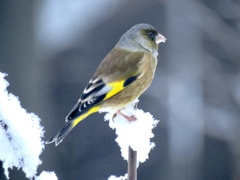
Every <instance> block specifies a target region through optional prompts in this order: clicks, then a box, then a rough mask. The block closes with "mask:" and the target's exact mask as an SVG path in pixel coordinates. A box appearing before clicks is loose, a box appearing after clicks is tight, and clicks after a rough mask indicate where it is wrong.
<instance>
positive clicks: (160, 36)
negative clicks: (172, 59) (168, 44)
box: [155, 33, 167, 44]
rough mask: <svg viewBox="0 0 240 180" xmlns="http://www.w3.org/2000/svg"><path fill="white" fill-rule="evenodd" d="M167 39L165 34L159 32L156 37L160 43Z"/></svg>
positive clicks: (156, 41) (156, 40) (157, 42)
mask: <svg viewBox="0 0 240 180" xmlns="http://www.w3.org/2000/svg"><path fill="white" fill-rule="evenodd" d="M166 40H167V38H165V37H164V36H163V35H161V34H159V33H158V35H157V36H156V37H155V43H156V44H159V43H161V42H164V43H165V41H166Z"/></svg>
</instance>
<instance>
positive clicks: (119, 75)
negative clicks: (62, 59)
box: [66, 49, 144, 121]
mask: <svg viewBox="0 0 240 180" xmlns="http://www.w3.org/2000/svg"><path fill="white" fill-rule="evenodd" d="M119 51H120V52H119ZM143 56H144V54H143V53H142V52H129V51H126V50H120V49H118V51H116V50H114V49H113V50H112V51H111V52H110V53H109V54H108V55H107V56H106V58H105V59H104V60H103V61H102V63H101V64H100V65H99V67H98V69H97V71H96V73H95V74H94V76H93V78H92V79H91V80H90V81H89V83H88V85H87V86H86V88H85V89H84V91H83V94H82V96H81V97H80V99H79V101H78V103H77V104H76V105H75V106H74V108H73V109H72V110H71V111H70V113H69V114H68V116H67V117H66V120H67V121H71V120H73V119H75V118H76V117H78V116H80V115H81V114H82V113H83V112H85V111H87V110H89V109H91V107H94V106H95V105H97V104H99V103H101V102H102V101H105V100H106V99H108V98H110V97H112V96H114V95H115V94H117V93H119V92H120V91H122V90H123V89H124V88H125V87H127V86H128V85H129V84H131V83H132V82H134V81H135V80H136V79H137V78H138V77H139V76H140V75H141V72H139V68H138V66H139V62H141V60H142V58H143ZM110 61H112V62H111V63H109V62H110ZM106 66H108V67H106Z"/></svg>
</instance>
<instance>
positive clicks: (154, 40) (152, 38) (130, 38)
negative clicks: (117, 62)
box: [118, 24, 166, 55]
mask: <svg viewBox="0 0 240 180" xmlns="http://www.w3.org/2000/svg"><path fill="white" fill-rule="evenodd" d="M165 41H166V38H165V37H164V36H163V35H161V34H159V33H158V32H157V30H156V29H155V28H154V27H153V26H151V25H149V24H137V25H135V26H133V27H132V28H131V29H129V30H128V31H127V32H126V33H125V34H124V35H123V36H122V37H121V39H120V40H119V42H118V45H119V46H120V47H122V48H124V49H127V50H131V51H149V52H151V53H153V54H156V55H157V51H158V44H159V43H160V42H165Z"/></svg>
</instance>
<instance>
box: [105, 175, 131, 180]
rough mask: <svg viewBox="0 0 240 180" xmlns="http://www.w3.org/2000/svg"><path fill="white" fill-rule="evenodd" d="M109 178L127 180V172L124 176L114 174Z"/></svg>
mask: <svg viewBox="0 0 240 180" xmlns="http://www.w3.org/2000/svg"><path fill="white" fill-rule="evenodd" d="M108 180H127V174H125V175H124V176H120V177H117V176H114V175H112V176H110V177H109V178H108Z"/></svg>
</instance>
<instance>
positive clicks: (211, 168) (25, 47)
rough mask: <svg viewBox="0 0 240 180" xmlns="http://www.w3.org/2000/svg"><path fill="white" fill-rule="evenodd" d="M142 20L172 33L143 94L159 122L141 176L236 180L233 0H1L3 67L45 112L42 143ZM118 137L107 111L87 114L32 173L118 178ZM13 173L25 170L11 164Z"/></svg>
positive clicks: (237, 10)
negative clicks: (126, 34)
mask: <svg viewBox="0 0 240 180" xmlns="http://www.w3.org/2000/svg"><path fill="white" fill-rule="evenodd" d="M142 22H146V23H149V24H151V25H153V26H154V27H156V28H157V29H158V31H159V32H160V33H162V34H163V35H164V36H166V37H167V39H168V40H167V42H166V43H165V44H160V46H159V58H158V59H159V63H158V67H157V72H156V75H155V79H154V81H153V83H152V85H151V87H150V88H149V89H148V90H147V91H146V92H145V93H144V94H143V95H142V96H141V98H140V103H139V107H140V108H141V109H143V110H144V111H147V112H148V111H149V112H150V113H152V114H153V116H154V117H155V118H156V119H159V120H160V123H159V124H158V126H157V127H156V128H155V129H154V134H155V137H154V138H153V141H154V142H155V144H156V147H155V148H154V149H153V150H152V151H151V152H150V154H149V159H148V160H147V161H146V162H145V163H143V164H141V165H140V167H139V168H138V179H139V180H146V179H150V180H159V179H163V180H175V179H176V180H213V179H214V180H215V179H216V180H231V179H233V180H237V179H240V143H239V135H240V131H239V129H240V111H239V110H240V83H239V81H240V68H239V66H240V61H239V58H240V33H239V32H240V2H239V1H238V0H211V1H209V0H201V1H191V0H182V1H178V0H151V1H149V0H132V1H127V0H117V1H111V0H92V1H84V0H82V1H76V0H71V1H59V0H58V1H57V0H50V1H47V0H45V1H37V0H36V1H27V0H22V1H15V2H13V1H1V3H0V24H1V27H0V71H1V72H6V73H7V74H8V77H7V78H6V79H7V80H8V82H9V83H10V86H9V88H8V91H9V92H11V93H13V94H15V95H16V96H18V97H19V99H20V101H21V104H22V106H23V107H24V108H26V109H27V110H28V111H29V112H34V113H36V114H37V115H38V116H39V117H40V118H41V119H42V125H43V126H44V129H45V140H47V139H48V138H50V137H51V136H52V135H54V134H55V133H56V132H57V131H58V130H59V128H60V127H61V126H62V125H63V123H64V118H65V116H66V115H67V113H68V112H69V110H70V109H71V108H72V107H73V105H74V104H75V103H76V102H77V100H78V98H79V96H80V94H81V92H82V90H83V89H84V87H85V85H86V84H87V82H88V81H89V79H90V78H91V76H92V75H93V73H94V71H95V69H96V68H97V66H98V64H99V63H100V62H101V60H102V59H103V58H104V56H105V55H106V54H107V53H108V52H109V51H110V50H111V48H112V47H113V46H114V45H115V43H116V42H117V41H118V40H119V38H120V36H121V35H122V34H123V33H124V32H125V31H126V30H128V29H129V28H130V27H131V26H133V25H135V24H137V23H142ZM13 113H14V112H13ZM115 138H116V136H115V132H114V131H113V130H111V129H110V128H109V126H108V123H107V122H104V120H103V114H100V115H99V114H95V115H92V116H90V117H88V118H87V120H84V121H83V122H81V123H80V124H79V125H78V126H77V127H76V128H75V129H74V130H73V131H72V132H71V133H70V134H69V135H68V136H67V138H66V139H65V140H64V141H63V142H62V143H61V144H60V145H59V146H58V147H55V146H53V145H47V146H46V147H45V150H44V151H43V153H42V155H41V157H40V158H41V160H42V161H43V163H42V165H41V166H40V167H39V169H38V174H39V173H41V171H42V170H46V171H55V172H56V174H57V176H58V178H59V179H60V180H65V179H70V180H75V179H76V180H77V179H87V180H88V179H90V180H92V179H93V180H95V179H97V180H105V179H107V178H108V177H109V176H110V175H113V174H114V175H117V176H120V175H124V174H125V173H126V171H127V162H126V161H124V160H123V159H122V157H121V155H120V150H119V147H118V145H117V143H116V142H115V141H114V140H115ZM1 146H2V145H1ZM10 178H11V179H18V180H21V179H25V175H24V174H23V173H22V172H21V171H17V170H16V169H15V168H14V169H13V170H10ZM0 179H5V176H4V175H3V169H0Z"/></svg>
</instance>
